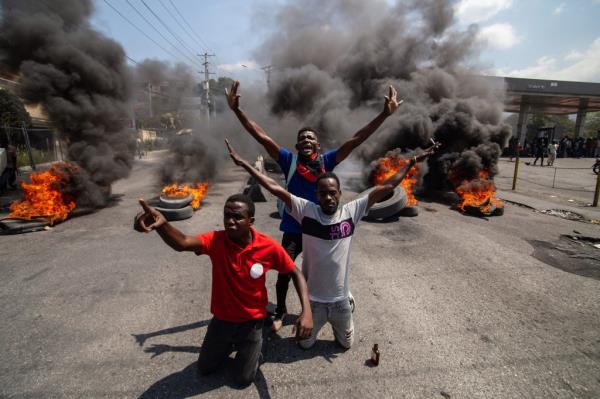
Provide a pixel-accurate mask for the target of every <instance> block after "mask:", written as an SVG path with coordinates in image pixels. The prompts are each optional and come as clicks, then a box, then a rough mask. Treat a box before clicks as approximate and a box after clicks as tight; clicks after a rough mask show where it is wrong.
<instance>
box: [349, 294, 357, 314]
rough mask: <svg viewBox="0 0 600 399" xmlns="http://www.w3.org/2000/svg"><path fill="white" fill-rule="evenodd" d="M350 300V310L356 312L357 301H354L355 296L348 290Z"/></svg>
mask: <svg viewBox="0 0 600 399" xmlns="http://www.w3.org/2000/svg"><path fill="white" fill-rule="evenodd" d="M348 302H350V310H351V311H352V313H354V308H355V307H356V302H355V301H354V297H353V296H352V293H351V292H348Z"/></svg>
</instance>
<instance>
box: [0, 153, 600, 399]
mask: <svg viewBox="0 0 600 399" xmlns="http://www.w3.org/2000/svg"><path fill="white" fill-rule="evenodd" d="M155 165H156V162H155V160H142V161H138V162H136V164H135V168H134V170H133V173H132V175H131V177H129V178H128V179H127V180H124V181H120V182H118V183H117V184H115V185H114V186H113V194H115V195H116V196H117V198H116V200H115V203H114V204H113V206H111V207H109V208H106V209H103V210H101V211H99V212H96V213H93V214H88V215H83V216H79V217H74V218H71V219H69V220H67V221H66V222H64V223H62V224H59V225H57V226H55V227H54V228H52V229H51V230H50V231H44V232H37V233H30V234H23V235H15V236H0V254H1V255H0V256H1V259H2V260H1V266H0V273H1V276H2V278H1V279H0V318H1V319H2V320H3V322H2V323H1V324H0V353H2V360H3V361H2V364H1V365H0V368H1V371H0V396H1V397H32V398H33V397H35V398H49V397H78V398H79V397H82V398H96V397H111V398H135V397H170V398H186V397H192V396H195V395H203V396H206V397H215V398H255V397H260V398H268V397H272V398H295V397H305V398H317V397H319V398H321V397H328V398H341V397H345V398H348V397H351V398H363V397H382V398H384V397H385V398H387V397H394V398H404V397H405V398H442V399H443V398H492V397H493V398H597V397H600V279H598V278H595V277H585V276H583V275H581V273H579V274H577V272H576V270H575V272H567V271H563V270H561V269H560V268H557V267H554V266H551V265H550V264H548V263H544V262H542V261H540V260H538V259H536V258H535V257H533V256H532V254H533V253H534V250H535V248H536V247H535V245H534V244H533V241H534V240H535V242H538V243H539V242H546V243H548V244H549V245H553V244H552V243H556V242H557V240H559V236H560V235H561V234H575V233H574V230H576V231H577V232H578V233H579V234H580V235H587V236H593V237H598V236H600V229H599V228H598V226H597V225H593V224H588V223H581V222H575V221H569V220H564V219H561V218H557V217H553V216H549V215H544V214H540V213H537V212H534V211H533V210H531V209H529V208H525V207H521V206H517V205H513V204H507V205H506V209H505V214H504V216H502V217H496V218H490V219H480V218H474V217H468V216H464V215H461V214H460V213H458V212H456V211H455V210H452V209H451V208H450V207H449V206H448V205H446V204H443V203H436V202H428V203H423V202H422V203H421V204H420V215H419V216H418V217H415V218H401V219H400V220H398V221H396V222H392V223H367V222H363V223H361V224H360V225H359V226H358V229H357V233H356V236H355V239H354V243H353V248H352V270H351V275H350V282H351V289H352V292H353V294H354V296H355V298H356V301H357V308H356V312H355V314H354V316H355V328H356V334H357V335H356V343H355V346H354V347H353V348H352V349H350V350H348V351H345V352H343V351H341V350H340V349H338V348H337V347H336V346H335V345H334V344H333V342H332V340H333V336H332V333H331V330H330V329H329V328H328V327H326V328H324V330H323V331H322V333H321V336H320V340H319V341H318V343H317V345H316V346H315V347H314V348H313V349H311V350H308V351H303V350H301V349H299V348H298V347H297V346H296V345H295V343H294V341H293V339H292V338H291V336H292V326H291V322H292V321H293V320H292V318H289V319H288V320H287V322H288V323H287V324H288V325H286V326H285V327H284V328H283V329H282V332H281V334H280V335H278V336H277V335H273V334H271V333H268V332H266V341H265V347H264V357H265V361H266V362H265V363H264V364H263V365H262V366H261V372H260V373H259V376H258V378H257V381H256V384H254V385H252V386H250V387H248V388H246V389H245V390H236V389H233V388H232V387H230V379H229V376H228V375H227V372H219V373H217V374H216V375H214V376H211V377H207V378H202V379H199V378H198V377H196V373H195V371H196V370H195V362H196V359H197V356H198V352H199V348H200V344H201V342H202V338H203V336H204V334H205V331H206V325H207V322H208V320H209V319H210V317H211V315H210V311H209V302H210V286H211V273H210V263H209V259H208V257H206V256H200V257H197V256H195V255H193V254H190V253H177V252H174V251H172V250H171V249H170V248H168V247H167V246H166V245H165V244H163V243H162V241H161V240H160V238H159V237H158V235H157V234H155V233H152V234H142V233H136V232H134V231H133V230H132V219H133V216H134V215H135V214H136V213H137V212H138V210H139V206H138V204H137V198H139V197H141V196H143V197H146V198H150V197H153V196H155V195H156V194H157V193H158V191H157V188H156V187H155V186H154V184H153V182H154V178H153V176H154V167H155ZM524 169H525V170H526V168H524ZM245 177H246V176H245V174H244V173H243V172H242V171H241V169H236V168H234V167H231V168H230V169H227V170H225V171H223V173H222V175H221V178H219V181H218V182H216V183H215V184H213V185H212V186H211V187H210V189H209V192H208V195H207V197H206V199H205V201H204V203H203V205H202V208H201V209H200V210H199V211H197V212H196V214H195V215H194V217H192V218H191V219H188V220H186V221H182V222H177V223H176V225H177V227H178V228H180V229H181V230H183V231H185V232H186V233H188V234H195V233H198V232H203V231H206V230H210V229H219V228H221V227H222V216H221V212H222V206H223V202H224V199H225V198H226V197H227V196H229V195H230V194H232V193H235V192H237V191H239V189H240V188H241V186H242V182H243V179H244V178H245ZM352 195H353V193H345V194H344V198H345V199H346V200H348V199H350V198H352ZM274 209H275V203H274V201H273V200H272V198H271V199H270V202H267V203H260V204H257V215H256V220H257V221H256V227H257V228H258V229H259V230H261V231H264V232H266V233H268V234H270V235H272V236H274V237H276V238H280V233H279V232H278V230H277V222H278V221H277V220H275V219H273V218H271V217H270V216H269V214H270V213H272V212H273V211H274ZM592 253H593V252H592ZM567 259H568V258H567ZM592 266H593V265H592ZM275 279H276V275H275V273H274V272H271V274H270V276H269V284H268V287H269V295H270V298H272V299H273V300H274V294H275V289H274V282H275ZM290 293H291V294H290V296H289V299H288V300H289V301H290V302H291V306H290V307H291V309H290V310H291V311H292V312H295V313H297V312H298V310H299V305H298V301H297V299H296V297H295V293H294V291H293V288H292V289H291V292H290ZM374 343H378V344H379V347H380V349H381V362H380V365H379V366H378V367H369V366H368V365H367V364H366V363H365V361H366V359H368V357H369V356H370V350H371V347H372V345H373V344H374Z"/></svg>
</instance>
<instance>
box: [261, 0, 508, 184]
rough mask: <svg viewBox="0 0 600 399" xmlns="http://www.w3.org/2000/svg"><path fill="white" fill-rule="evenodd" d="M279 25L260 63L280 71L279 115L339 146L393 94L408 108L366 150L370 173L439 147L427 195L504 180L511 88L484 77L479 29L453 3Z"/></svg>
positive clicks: (318, 8) (272, 98)
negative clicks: (481, 174)
mask: <svg viewBox="0 0 600 399" xmlns="http://www.w3.org/2000/svg"><path fill="white" fill-rule="evenodd" d="M263 19H264V17H263ZM271 20H272V21H273V26H274V28H273V29H272V31H271V33H270V35H269V37H268V38H267V40H266V41H265V43H264V44H263V45H262V46H261V47H260V48H259V49H258V50H257V51H256V56H257V58H259V59H260V60H261V63H263V64H265V65H267V64H270V65H273V66H274V67H275V68H276V69H275V72H274V73H273V77H272V85H271V88H270V90H269V92H268V101H269V104H270V110H271V112H272V114H273V116H275V117H281V116H286V115H287V116H290V115H291V116H292V117H293V118H294V119H296V120H301V121H303V122H302V123H301V124H302V125H310V126H313V127H315V128H316V129H317V130H318V133H319V135H320V139H321V142H322V143H323V144H324V146H326V147H337V146H339V145H340V144H341V143H342V142H343V141H344V140H346V139H347V138H348V137H349V136H350V135H351V134H352V133H354V132H355V131H357V130H358V129H359V128H360V127H362V126H363V125H365V124H366V123H368V122H369V121H370V120H371V119H372V118H373V117H374V116H375V115H376V114H377V113H378V112H380V110H381V108H382V107H383V96H384V95H386V94H387V88H388V86H389V85H393V86H394V87H396V89H397V90H398V96H399V97H400V98H403V99H404V104H403V105H402V106H401V107H400V109H398V111H397V112H396V113H395V114H394V115H392V116H391V117H390V118H388V120H387V121H386V122H385V123H384V125H383V126H382V127H381V128H380V130H379V131H378V132H377V133H375V136H374V137H372V138H371V139H369V140H367V141H366V142H365V143H364V144H363V145H361V147H359V149H358V150H357V155H358V156H359V158H360V159H362V160H363V162H364V163H365V165H368V164H369V163H370V162H371V161H372V160H374V159H377V158H378V157H381V156H383V155H384V154H385V153H386V152H387V151H389V150H393V149H396V148H402V149H404V150H409V149H415V148H417V147H426V146H428V145H430V139H432V138H433V139H435V140H436V141H440V142H441V143H442V147H441V149H440V151H439V152H438V153H437V154H436V155H435V156H434V157H432V158H431V159H430V160H429V161H428V162H429V165H428V166H429V167H428V174H427V176H425V178H424V184H425V186H426V188H427V189H431V190H436V189H441V188H445V187H447V186H448V183H449V182H448V173H449V171H450V170H453V171H454V172H453V173H454V175H456V176H461V177H464V178H465V179H469V178H474V177H476V176H477V171H478V168H481V167H484V168H486V169H488V170H489V172H490V174H491V176H493V175H494V174H495V173H496V172H497V170H496V165H497V161H498V158H499V156H500V153H501V146H503V145H504V143H505V141H506V140H507V138H508V135H509V134H510V127H509V126H508V125H506V124H504V123H502V109H503V105H502V103H503V96H504V87H500V86H496V85H494V84H492V83H491V82H490V81H488V80H486V79H484V78H482V77H478V76H477V75H478V74H479V70H478V67H477V54H478V52H479V51H480V50H481V48H480V47H479V46H480V45H481V44H480V43H478V42H477V41H476V40H475V38H476V33H477V29H478V28H477V26H475V25H472V26H470V27H468V28H466V29H464V30H461V29H459V28H458V27H457V26H456V24H454V15H453V8H452V4H451V2H449V1H445V0H428V1H413V2H398V3H397V4H395V5H390V4H388V2H387V1H384V0H378V1H369V2H364V1H360V0H334V1H328V2H326V3H323V2H320V1H316V0H310V1H305V2H302V4H299V3H296V2H288V3H287V4H285V5H283V6H281V7H280V8H277V9H275V10H274V11H273V15H272V18H271ZM367 175H368V174H367Z"/></svg>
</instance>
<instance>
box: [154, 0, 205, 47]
mask: <svg viewBox="0 0 600 399" xmlns="http://www.w3.org/2000/svg"><path fill="white" fill-rule="evenodd" d="M158 2H159V3H160V5H161V6H162V7H163V8H164V9H165V10H166V11H167V12H168V13H169V15H170V16H171V18H173V21H175V23H176V24H177V25H178V26H179V27H180V28H182V30H183V31H184V32H185V33H186V34H187V35H188V36H189V37H190V39H192V43H193V44H196V45H197V46H198V47H200V48H201V49H204V50H206V48H205V46H204V45H203V44H200V43H199V42H198V40H197V39H196V38H194V37H193V36H192V34H191V33H190V32H189V31H188V28H187V27H186V26H185V25H182V24H181V22H180V21H179V19H178V18H177V17H176V16H175V15H173V13H172V12H171V10H169V8H168V7H167V6H165V3H163V2H162V0H158Z"/></svg>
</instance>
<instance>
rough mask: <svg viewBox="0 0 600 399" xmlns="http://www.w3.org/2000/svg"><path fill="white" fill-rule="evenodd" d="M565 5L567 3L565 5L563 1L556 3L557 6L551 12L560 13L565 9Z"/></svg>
mask: <svg viewBox="0 0 600 399" xmlns="http://www.w3.org/2000/svg"><path fill="white" fill-rule="evenodd" d="M566 6H567V5H566V4H565V3H560V4H559V5H558V7H556V8H555V9H554V11H552V14H554V15H558V14H561V13H562V12H563V11H564V10H565V7H566Z"/></svg>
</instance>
